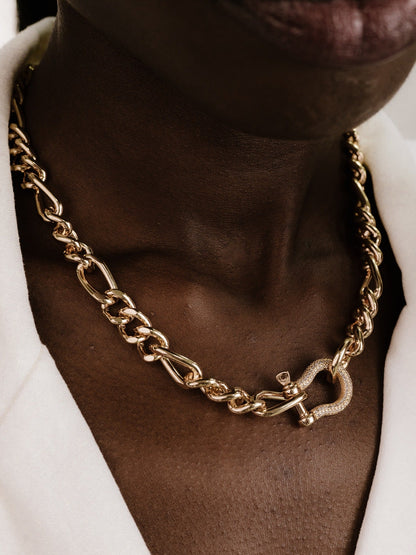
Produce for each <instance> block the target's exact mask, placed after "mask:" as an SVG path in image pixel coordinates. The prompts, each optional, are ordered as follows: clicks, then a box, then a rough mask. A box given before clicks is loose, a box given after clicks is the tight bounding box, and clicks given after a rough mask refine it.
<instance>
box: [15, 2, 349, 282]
mask: <svg viewBox="0 0 416 555" xmlns="http://www.w3.org/2000/svg"><path fill="white" fill-rule="evenodd" d="M103 59H105V60H106V63H105V64H103V63H102V60H103ZM92 69H93V71H92ZM91 75H94V79H93V80H91V78H90V76H91ZM74 76H76V78H74ZM46 93H47V94H46ZM68 106H71V109H70V110H68ZM25 112H26V118H27V127H28V130H29V134H30V136H31V137H32V143H33V147H34V150H35V151H36V152H37V154H38V157H39V160H41V161H42V163H43V165H44V166H45V167H46V168H48V172H49V183H50V185H51V188H52V190H53V191H54V192H55V193H56V195H57V196H58V197H59V198H60V199H62V201H63V204H64V206H65V207H66V217H67V218H69V219H70V220H71V222H73V223H74V226H75V227H76V229H77V232H78V235H79V236H80V237H81V238H82V240H83V241H85V242H87V243H88V244H90V245H91V246H92V247H93V248H94V250H95V251H96V252H97V254H99V255H102V256H105V257H111V256H113V257H117V256H131V255H132V254H135V255H137V256H148V255H149V254H150V255H152V254H156V255H157V256H161V257H170V258H172V257H173V258H174V259H175V260H176V261H177V262H178V263H179V262H180V261H186V264H187V265H188V266H189V268H190V269H191V270H192V271H195V272H198V273H200V274H206V275H209V276H213V277H214V278H215V279H217V280H220V281H223V282H224V284H227V286H235V285H236V284H237V283H238V282H239V283H244V287H246V288H248V289H250V287H251V284H253V283H259V279H260V274H261V276H264V275H270V274H273V275H275V276H279V275H282V273H283V272H284V271H285V269H287V268H288V267H289V266H290V265H293V258H298V259H300V258H302V259H304V258H305V257H309V258H311V257H313V256H318V257H319V256H322V255H323V254H324V253H325V252H326V253H328V252H333V251H336V249H337V248H339V246H340V245H341V244H342V243H343V242H344V243H345V229H346V227H347V224H348V211H346V210H345V207H346V206H349V204H348V202H349V200H348V199H349V197H350V192H349V191H348V188H347V187H346V185H345V179H344V172H343V166H342V161H341V160H342V156H341V146H340V138H339V137H330V138H326V139H322V140H313V141H305V142H299V141H282V140H278V139H275V138H269V137H259V136H253V135H249V134H245V133H243V132H241V131H237V130H235V129H232V128H231V127H229V126H226V125H225V124H224V123H222V122H220V121H218V120H216V119H214V118H213V117H211V116H208V115H207V114H205V113H204V112H202V111H201V110H200V109H198V108H197V107H195V106H194V105H193V103H192V102H191V101H190V100H189V99H188V98H187V97H185V96H184V95H183V94H181V93H180V92H179V91H178V90H177V89H175V88H174V87H173V86H172V85H171V84H170V83H169V82H167V81H164V80H162V79H160V78H159V77H158V76H157V74H156V73H155V72H154V71H152V70H150V69H149V68H148V67H147V66H146V65H145V64H144V63H142V62H141V61H140V60H138V59H136V58H133V57H131V56H130V55H128V54H126V53H125V52H123V51H121V50H119V49H117V48H115V47H114V46H113V45H112V44H110V43H109V42H108V41H107V39H106V38H105V37H104V36H101V35H100V33H99V32H98V31H97V30H96V29H94V28H93V27H92V26H91V25H90V24H89V23H88V22H87V21H86V20H84V19H83V18H82V17H81V16H79V15H78V14H77V13H76V12H75V11H73V10H72V9H71V8H70V7H69V6H67V4H66V3H64V4H63V7H62V9H61V10H60V12H59V14H58V20H57V24H56V27H55V31H54V33H53V35H52V38H51V41H50V44H49V47H48V50H47V52H46V54H45V55H44V57H43V59H42V61H41V63H40V65H39V67H38V68H37V70H36V71H35V73H34V76H33V79H32V82H31V84H30V86H29V88H28V91H27V98H26V104H25ZM28 240H29V241H34V240H35V238H33V239H31V238H28ZM38 240H39V239H38V238H36V241H38ZM45 248H46V250H48V249H49V248H50V247H48V246H47V245H46V246H45Z"/></svg>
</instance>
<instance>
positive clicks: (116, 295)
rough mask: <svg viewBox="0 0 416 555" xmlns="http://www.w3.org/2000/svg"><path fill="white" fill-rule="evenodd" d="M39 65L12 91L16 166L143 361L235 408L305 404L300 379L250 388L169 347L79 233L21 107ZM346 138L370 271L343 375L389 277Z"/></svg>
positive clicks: (83, 278)
mask: <svg viewBox="0 0 416 555" xmlns="http://www.w3.org/2000/svg"><path fill="white" fill-rule="evenodd" d="M32 72H33V67H32V66H28V67H27V68H26V70H25V72H24V74H23V75H22V78H21V80H20V81H19V82H17V83H16V85H15V89H14V93H13V98H12V107H11V120H10V124H9V145H10V155H11V170H12V171H14V172H20V173H21V174H22V182H21V186H22V188H23V189H31V190H33V191H34V194H35V202H36V208H37V211H38V213H39V215H40V217H41V218H42V219H43V220H44V221H46V222H48V223H51V224H53V226H54V228H53V231H52V234H53V237H54V238H55V239H56V240H57V241H60V242H62V243H64V244H65V249H64V256H65V258H67V259H68V260H70V261H71V262H75V263H76V264H77V267H76V274H77V277H78V280H79V282H80V283H81V285H82V286H83V287H84V289H85V290H86V291H87V293H88V294H89V295H90V296H91V297H92V298H93V299H94V300H95V301H97V302H98V303H99V304H100V305H101V311H102V313H103V315H104V316H105V317H106V318H107V319H108V320H109V322H111V324H113V325H115V326H116V327H117V328H118V330H119V332H120V335H121V337H122V338H123V339H124V341H126V342H127V343H131V344H134V345H136V348H137V350H138V352H139V354H140V356H141V358H142V359H143V360H144V361H146V362H149V363H151V362H157V361H160V362H161V363H162V365H163V367H164V368H165V370H166V371H167V373H168V374H169V375H170V377H171V378H172V379H173V380H174V381H175V382H176V383H177V384H179V385H180V386H182V387H184V388H186V389H199V390H200V391H201V392H202V393H204V394H205V395H206V397H207V398H208V399H210V400H211V401H215V402H217V403H226V404H227V406H228V408H229V410H230V411H231V412H233V413H235V414H246V413H249V412H251V413H253V414H255V415H257V416H263V417H270V416H275V415H277V414H281V413H282V412H285V411H287V410H289V409H290V408H293V407H296V406H297V407H298V410H299V406H303V405H301V403H302V402H303V400H304V399H306V397H307V394H306V393H305V392H304V391H302V390H299V387H297V385H296V384H293V383H291V384H289V385H287V386H286V388H285V390H284V391H260V392H259V393H257V394H254V395H250V394H249V393H247V392H246V391H245V390H244V389H241V388H239V387H231V386H229V385H227V384H226V383H224V382H223V381H220V380H217V379H215V378H204V377H203V374H202V370H201V369H200V367H199V366H198V364H197V363H196V362H194V361H193V360H191V359H189V358H187V357H186V356H183V355H181V354H179V353H175V352H174V351H172V350H171V349H170V346H169V345H170V344H169V340H168V338H167V337H166V336H165V335H164V334H163V333H162V332H161V331H159V330H157V329H156V328H154V327H153V326H152V323H151V321H150V319H149V318H148V317H147V316H146V315H145V314H143V313H142V312H140V311H139V310H137V307H136V305H135V303H134V301H133V300H132V299H131V298H130V297H129V296H128V295H127V294H126V293H124V292H123V291H121V290H120V289H119V288H118V286H117V282H116V280H115V279H114V277H113V275H112V273H111V271H110V269H109V268H108V266H107V265H106V264H105V263H104V262H103V261H102V260H100V259H99V258H97V257H96V256H95V255H94V253H93V250H92V248H91V247H89V246H88V245H86V244H85V243H83V242H81V241H80V240H79V238H78V235H77V233H76V231H75V230H74V228H73V226H72V224H71V222H69V221H68V220H65V219H64V218H63V217H62V215H63V206H62V203H61V202H60V201H59V200H58V199H57V198H56V197H55V195H54V194H53V193H52V191H51V190H50V189H49V188H48V187H47V185H46V181H47V174H46V171H45V169H44V168H42V167H41V165H40V164H39V162H38V161H37V159H36V156H35V154H34V152H33V150H32V148H31V146H30V141H29V138H28V136H27V134H26V131H25V126H24V118H23V113H22V105H23V98H24V94H23V91H24V88H25V87H26V86H27V83H28V80H29V79H30V75H31V73H32ZM345 141H346V148H347V155H348V160H349V166H350V171H351V174H352V184H353V187H354V190H355V192H356V194H357V198H358V200H357V206H356V209H355V218H356V221H357V230H358V237H359V239H360V244H361V250H362V255H363V256H362V260H363V270H364V274H365V277H364V281H363V284H362V286H361V289H360V304H359V306H358V308H357V309H356V310H355V313H354V321H353V323H352V324H351V325H350V326H348V328H347V337H346V339H345V341H344V343H343V344H342V345H341V346H340V347H339V349H338V350H337V352H336V353H335V356H334V358H333V359H332V361H327V363H328V364H327V365H328V368H329V369H330V372H331V373H332V376H333V378H335V377H339V375H340V374H342V375H344V374H345V370H346V368H347V366H348V364H349V362H350V360H351V358H352V357H355V356H357V355H359V354H360V353H361V352H362V351H363V349H364V340H365V339H366V338H367V337H368V336H369V335H370V334H371V332H372V330H373V318H374V317H375V315H376V313H377V300H378V298H379V297H380V295H381V292H382V281H381V277H380V272H379V269H378V266H379V265H380V263H381V261H382V253H381V251H380V242H381V234H380V232H379V230H378V229H377V227H376V222H375V219H374V217H373V215H372V213H371V206H370V203H369V200H368V198H367V195H366V193H365V190H364V185H365V182H366V180H367V172H366V169H365V167H364V165H363V155H362V153H361V152H360V149H359V144H358V137H357V133H356V132H355V131H351V132H349V133H347V134H346V135H345ZM97 271H99V272H100V273H101V274H102V277H103V278H104V280H105V282H106V287H105V290H104V292H101V291H99V290H98V289H96V288H95V287H93V286H92V285H91V284H90V283H89V281H88V279H87V273H91V272H97ZM136 324H137V325H136ZM134 326H135V327H134ZM322 362H323V363H325V362H326V361H325V360H323V361H318V363H320V364H321V366H322ZM320 369H321V368H319V369H318V370H320ZM309 373H310V372H309ZM289 387H291V388H292V390H293V393H292V394H290V395H288V393H287V391H288V388H289ZM285 391H286V392H285ZM351 394H352V390H351V393H350V395H351ZM348 402H349V401H347V402H344V403H343V405H342V407H341V408H339V409H337V410H338V411H339V410H342V409H343V408H344V405H346V404H348ZM302 410H303V409H302ZM325 410H326V411H328V409H324V410H323V411H322V412H323V413H325ZM334 412H335V411H334ZM318 417H319V416H318Z"/></svg>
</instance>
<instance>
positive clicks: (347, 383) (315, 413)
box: [276, 358, 353, 426]
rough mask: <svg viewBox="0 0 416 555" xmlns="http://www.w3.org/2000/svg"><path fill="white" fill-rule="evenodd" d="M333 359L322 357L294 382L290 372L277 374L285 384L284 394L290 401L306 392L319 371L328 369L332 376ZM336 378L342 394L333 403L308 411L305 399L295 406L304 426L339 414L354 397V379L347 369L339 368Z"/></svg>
mask: <svg viewBox="0 0 416 555" xmlns="http://www.w3.org/2000/svg"><path fill="white" fill-rule="evenodd" d="M331 363H332V360H331V359H329V358H321V359H319V360H315V362H313V363H312V364H310V365H309V366H308V367H307V368H306V370H305V371H304V373H303V374H302V376H301V377H300V378H299V379H298V380H296V381H295V382H293V381H292V380H291V378H290V374H289V372H280V373H279V374H277V376H276V379H277V381H278V382H279V383H280V385H282V386H283V395H284V396H285V398H286V399H287V400H288V401H289V400H290V399H293V398H294V397H296V396H297V395H299V394H300V393H305V392H306V391H305V390H306V388H307V387H309V385H310V384H311V383H312V382H313V380H314V379H315V376H316V375H317V374H319V372H322V371H324V370H325V371H327V372H328V373H329V374H330V376H331V377H332V372H331ZM335 379H338V382H339V385H340V394H339V396H338V399H337V400H336V401H334V402H333V403H326V404H324V405H318V406H317V407H315V408H313V409H311V410H310V411H308V410H307V409H306V407H305V405H304V403H303V401H300V402H298V403H297V404H296V405H295V406H294V407H293V408H295V409H296V410H297V412H298V414H299V424H301V425H302V426H310V425H311V424H313V423H314V422H316V420H318V419H319V418H322V416H331V415H332V414H337V413H338V412H341V411H342V410H344V409H345V407H347V406H348V405H349V403H350V401H351V398H352V389H353V388H352V380H351V377H350V375H349V374H348V372H347V370H345V369H343V368H339V369H338V371H337V373H336V374H335Z"/></svg>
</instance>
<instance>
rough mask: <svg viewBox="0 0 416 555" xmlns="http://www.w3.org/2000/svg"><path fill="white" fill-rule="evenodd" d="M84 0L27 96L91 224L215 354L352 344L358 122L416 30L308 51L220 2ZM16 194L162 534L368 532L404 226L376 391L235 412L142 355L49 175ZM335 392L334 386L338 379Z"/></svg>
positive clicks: (322, 547) (111, 440)
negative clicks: (301, 57) (343, 402)
mask: <svg viewBox="0 0 416 555" xmlns="http://www.w3.org/2000/svg"><path fill="white" fill-rule="evenodd" d="M71 4H72V6H70V5H69V4H67V3H65V2H61V3H60V10H59V14H58V22H57V26H56V29H55V33H54V35H53V37H52V40H51V43H50V46H49V49H48V52H47V53H46V55H45V57H44V59H43V61H42V63H41V65H40V66H39V68H38V69H37V71H36V72H35V75H34V77H33V80H32V82H31V85H30V87H29V89H28V92H27V98H26V104H25V111H26V118H27V125H28V128H29V134H30V136H31V137H32V142H33V146H34V149H35V151H36V152H37V153H38V155H39V159H40V160H41V161H42V163H43V164H44V165H45V166H46V167H47V168H48V170H49V175H50V181H49V183H50V186H51V187H52V188H53V189H54V191H56V193H57V195H58V197H60V198H61V199H62V201H63V202H64V206H65V210H66V215H67V218H69V219H70V220H71V222H72V223H73V224H74V226H75V229H76V230H77V232H78V234H79V236H80V237H81V238H82V240H83V241H85V242H87V243H88V244H90V245H91V246H93V248H94V251H95V252H96V254H97V255H98V256H101V257H103V258H104V259H105V260H106V262H107V263H108V264H109V266H110V267H111V269H112V270H113V273H114V274H115V276H116V278H117V281H118V283H119V286H120V287H121V288H122V289H123V290H126V291H127V292H128V293H129V294H130V295H131V296H132V297H133V298H134V299H135V301H136V303H137V305H138V306H139V307H140V309H141V310H143V311H144V312H145V313H146V314H148V315H149V316H150V317H151V318H152V321H153V323H154V325H155V326H156V327H158V328H159V329H161V330H163V331H164V332H165V333H166V334H167V335H168V337H170V338H171V339H172V347H173V349H175V350H177V351H179V352H181V353H184V354H186V355H188V356H190V357H191V358H194V359H195V360H196V361H198V363H200V364H201V366H202V368H203V369H204V370H205V373H206V374H207V375H213V376H215V377H218V378H221V379H224V380H225V381H226V382H227V383H230V384H232V385H241V386H243V387H245V388H247V389H248V390H250V391H255V390H259V389H271V388H276V382H275V380H274V376H275V374H276V373H277V372H278V371H281V370H287V369H289V370H291V372H292V373H293V375H295V376H296V375H299V374H300V373H301V372H302V370H303V369H304V367H305V366H306V365H307V364H308V363H310V362H311V361H312V360H314V359H316V358H321V357H324V356H331V355H332V354H333V353H334V351H335V349H336V347H337V346H338V344H339V343H340V341H342V339H343V337H344V328H345V325H346V324H347V323H349V322H350V321H351V312H352V309H353V306H354V302H355V296H356V292H357V290H358V287H359V284H360V281H361V276H360V273H359V255H358V253H357V252H356V249H355V248H354V239H353V236H354V230H353V226H352V223H351V213H352V207H351V203H352V198H351V194H350V190H349V187H348V180H347V178H346V174H345V168H344V165H343V158H342V153H341V148H340V133H341V131H344V130H345V129H348V128H349V127H351V126H352V125H354V124H355V123H357V122H359V121H361V120H362V119H363V118H365V117H366V116H368V115H369V114H370V113H372V112H374V111H375V110H376V109H377V107H378V106H379V105H381V104H382V103H383V102H385V101H386V100H387V98H388V97H389V96H390V94H391V93H392V92H393V90H395V89H396V88H397V87H398V86H399V84H400V82H401V81H402V80H403V78H404V76H405V74H406V72H407V71H408V70H409V68H410V66H411V63H412V61H413V59H414V57H415V52H414V50H415V49H414V47H413V48H410V49H408V50H407V51H406V52H403V53H402V54H401V55H400V56H398V57H397V58H396V59H395V60H388V61H386V62H385V63H380V64H377V66H369V67H367V68H360V69H356V68H351V67H348V68H346V67H341V68H332V69H329V68H321V67H318V66H313V65H311V66H305V65H302V64H299V63H298V62H296V61H293V60H290V59H288V58H287V57H286V58H285V55H284V54H283V53H282V52H280V51H279V50H278V49H277V47H276V46H273V45H271V44H269V43H268V42H266V41H264V40H263V39H261V38H260V37H258V36H257V35H254V34H252V32H251V31H249V30H248V29H247V28H245V27H244V26H242V25H241V23H240V22H237V21H234V20H232V19H231V18H230V16H229V15H228V14H226V13H225V12H223V11H222V10H221V9H220V8H218V9H216V8H215V3H214V4H212V3H208V2H207V3H205V2H202V0H199V1H198V2H196V1H195V2H190V1H188V0H181V2H178V3H175V9H174V10H173V8H172V7H171V4H172V3H169V2H168V1H160V2H155V3H151V4H150V5H149V3H145V2H140V1H138V2H137V1H135V2H133V1H130V2H127V1H126V2H119V3H117V8H116V9H115V8H114V7H113V8H112V6H114V5H113V3H110V2H109V1H108V2H107V1H106V2H100V3H98V2H93V1H86V0H84V1H82V2H81V1H79V2H75V1H72V2H71ZM197 8H198V9H197ZM202 19H203V21H204V23H203V21H202ZM215 29H217V31H218V32H214V30H215ZM219 29H221V33H220V32H219ZM133 30H134V32H133ZM225 31H226V32H225ZM174 39H175V40H174ZM224 41H225V42H226V44H224ZM231 66H232V68H233V73H232V75H230V67H231ZM279 83H283V85H282V86H279ZM288 83H291V85H290V87H289V85H287V84H288ZM314 89H316V92H315V90H314ZM318 89H319V94H318ZM347 91H348V94H347ZM301 100H302V101H301ZM335 114H340V115H339V117H338V115H337V117H335ZM230 123H232V124H233V125H232V126H231V125H230ZM248 131H250V132H248ZM294 136H296V140H288V139H289V138H290V137H292V138H293V137H294ZM16 205H17V211H18V219H19V230H20V235H21V241H22V250H23V255H24V260H25V268H26V273H27V277H28V284H29V292H30V299H31V303H32V307H33V311H34V315H35V320H36V323H37V326H38V329H39V333H40V336H41V338H42V340H43V341H44V342H45V343H46V345H47V346H48V348H49V349H50V351H51V353H52V355H53V356H54V358H55V360H56V362H57V366H58V368H59V370H60V372H61V373H62V375H63V377H64V379H65V381H66V382H67V384H68V386H69V388H70V390H71V392H72V394H73V396H74V398H75V400H76V401H77V403H78V405H79V407H80V409H81V411H82V413H83V414H84V416H85V418H86V420H87V422H88V424H89V425H90V427H91V430H92V432H93V434H94V436H95V438H96V440H97V442H98V445H99V446H100V448H101V450H102V452H103V455H104V457H105V459H106V461H107V463H108V465H109V467H110V469H111V471H112V473H113V475H114V477H115V480H116V481H117V484H118V485H119V487H120V490H121V492H122V494H123V496H124V498H125V500H126V503H127V505H128V507H129V509H130V511H131V513H132V516H133V517H134V519H135V521H136V522H137V525H138V526H139V528H140V530H141V532H142V534H143V536H144V539H145V541H146V542H147V543H148V545H149V548H150V549H151V551H152V552H154V553H173V554H175V553H184V552H189V553H199V554H210V553H220V552H225V553H240V554H246V553H247V554H248V553H271V552H280V553H300V552H302V551H307V552H309V553H334V552H341V553H349V552H352V550H353V549H354V546H355V542H356V539H357V534H358V530H359V526H360V523H361V519H362V515H363V511H364V508H365V503H366V499H367V495H368V491H369V486H370V483H371V477H372V474H373V471H374V464H375V459H376V454H377V448H378V438H379V430H380V412H381V390H382V389H381V388H382V371H383V364H384V357H385V353H386V350H387V347H388V343H389V340H390V335H391V331H392V329H393V327H394V323H395V321H396V318H397V314H398V311H399V310H400V307H401V305H402V303H403V299H402V294H401V287H400V274H399V271H398V269H397V267H396V265H395V262H394V259H393V257H392V255H391V253H390V252H389V248H388V243H387V241H385V242H384V243H385V247H384V250H385V252H386V260H385V263H384V280H385V285H386V294H385V296H384V299H383V303H382V306H381V310H380V314H379V316H378V320H377V325H376V331H375V333H374V335H373V336H372V338H371V339H370V340H369V341H368V346H367V348H366V350H365V353H364V354H363V355H362V356H361V357H360V358H359V359H357V360H356V361H355V362H354V365H352V366H351V373H352V376H353V380H354V385H355V394H354V398H353V402H352V404H351V406H350V408H349V409H348V410H347V411H346V412H345V413H343V414H342V416H339V417H333V418H331V419H329V418H328V419H326V420H325V419H323V420H322V421H321V422H320V423H319V425H318V426H316V427H315V428H312V429H310V430H309V429H308V430H306V429H304V430H299V429H298V428H297V425H296V423H295V420H293V419H292V418H291V416H290V415H284V416H282V417H280V418H276V419H264V420H261V419H258V418H255V417H237V416H235V415H231V414H228V413H227V411H226V409H225V407H223V406H218V405H216V404H214V403H209V402H208V401H207V400H206V399H204V398H203V397H202V396H201V395H199V394H198V393H196V392H187V391H184V390H181V389H180V388H178V387H177V386H176V385H175V384H173V383H172V382H171V381H170V379H169V378H168V377H167V376H166V375H165V374H164V373H163V371H162V370H160V369H158V368H157V367H149V366H147V365H146V364H145V363H144V362H141V361H140V360H139V359H138V357H137V354H136V353H135V352H134V349H133V348H132V349H129V348H128V346H126V345H124V344H123V343H121V342H120V341H119V339H118V337H117V334H116V332H115V330H114V329H112V327H111V326H110V325H109V324H108V323H107V322H106V321H105V319H103V318H102V317H100V315H99V310H98V311H97V306H95V303H94V302H93V301H90V299H89V298H88V297H87V296H86V294H85V293H84V291H83V290H82V289H81V288H80V286H79V285H78V284H77V283H76V279H75V278H74V276H73V275H72V273H71V270H70V269H68V265H66V264H64V263H63V261H62V256H61V254H60V252H59V249H57V248H56V245H55V243H54V241H53V240H52V239H51V238H50V236H49V234H48V230H47V229H45V225H44V223H43V222H42V221H40V220H39V219H37V218H36V216H35V214H34V207H33V199H31V198H30V195H28V194H27V193H26V192H23V191H19V192H17V196H16ZM51 322H53V325H51ZM312 396H313V400H312V406H313V404H315V403H316V404H319V403H320V402H322V400H323V399H326V398H327V393H325V388H324V387H323V384H321V383H318V385H317V386H316V387H315V388H314V389H313V390H312Z"/></svg>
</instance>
